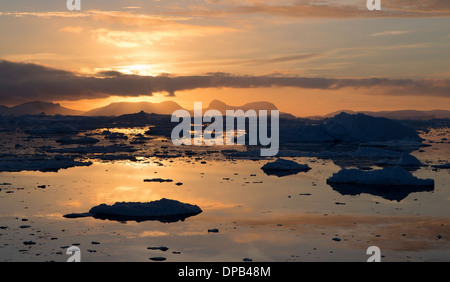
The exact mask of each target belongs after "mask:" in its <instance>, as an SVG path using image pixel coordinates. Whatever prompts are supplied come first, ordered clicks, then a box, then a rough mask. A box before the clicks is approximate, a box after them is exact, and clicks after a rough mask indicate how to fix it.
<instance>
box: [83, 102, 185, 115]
mask: <svg viewBox="0 0 450 282" xmlns="http://www.w3.org/2000/svg"><path fill="white" fill-rule="evenodd" d="M179 109H183V108H182V107H181V106H180V105H178V104H177V103H175V102H172V101H165V102H161V103H150V102H137V103H133V102H118V103H112V104H109V105H108V106H106V107H102V108H97V109H93V110H91V111H88V112H86V113H84V114H83V115H85V116H121V115H127V114H134V113H139V112H145V113H148V114H160V115H171V114H172V113H173V112H174V111H176V110H179Z"/></svg>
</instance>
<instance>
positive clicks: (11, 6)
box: [0, 0, 450, 116]
mask: <svg viewBox="0 0 450 282" xmlns="http://www.w3.org/2000/svg"><path fill="white" fill-rule="evenodd" d="M81 3H82V10H81V11H68V10H67V8H66V1H65V0H40V1H35V0H15V1H7V0H0V26H1V28H0V36H1V38H2V40H1V42H2V43H1V44H0V104H2V105H8V106H11V105H16V104H19V103H22V102H27V101H35V100H40V101H49V102H59V103H61V104H62V105H63V106H66V107H70V108H74V109H78V110H90V109H92V108H95V107H99V106H105V105H107V104H109V103H111V102H118V101H149V102H161V101H164V100H172V101H175V102H178V103H179V104H180V105H182V106H183V107H186V108H192V107H193V103H194V101H203V103H205V104H207V103H209V102H210V101H211V100H213V99H218V100H222V101H224V102H226V103H228V104H231V105H241V104H244V103H247V102H252V101H269V102H272V103H274V104H275V105H277V106H278V108H279V109H280V110H281V111H283V112H289V113H292V114H295V115H297V116H309V115H322V114H327V113H330V112H333V111H336V110H342V109H349V110H371V111H378V110H399V109H416V110H431V109H445V110H450V1H446V0H416V1H412V0H411V1H410V0H381V3H382V10H381V11H369V10H367V8H366V1H365V0H339V1H338V0H334V1H328V0H320V1H304V0H282V1H275V0H240V1H238V0H81Z"/></svg>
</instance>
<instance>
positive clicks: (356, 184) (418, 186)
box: [327, 166, 434, 202]
mask: <svg viewBox="0 0 450 282" xmlns="http://www.w3.org/2000/svg"><path fill="white" fill-rule="evenodd" d="M327 184H329V185H330V186H331V187H332V188H333V190H335V191H337V192H339V193H340V194H342V195H351V196H355V195H359V194H362V193H365V194H370V195H375V196H380V197H382V198H384V199H388V200H391V201H394V200H395V201H398V202H400V201H401V200H403V199H404V198H406V197H407V196H408V195H409V194H410V193H413V192H426V191H433V190H434V180H433V179H419V178H417V177H415V176H413V175H412V173H411V172H409V171H407V170H405V169H404V168H402V167H399V166H395V167H385V168H383V169H377V170H371V171H364V170H359V169H342V170H341V171H339V172H337V173H335V174H333V175H332V176H331V177H330V178H328V179H327Z"/></svg>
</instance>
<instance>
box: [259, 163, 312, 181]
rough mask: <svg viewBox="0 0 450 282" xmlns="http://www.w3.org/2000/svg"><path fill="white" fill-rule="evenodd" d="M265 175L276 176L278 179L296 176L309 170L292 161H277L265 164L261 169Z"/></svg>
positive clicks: (307, 167)
mask: <svg viewBox="0 0 450 282" xmlns="http://www.w3.org/2000/svg"><path fill="white" fill-rule="evenodd" d="M261 169H262V170H263V171H264V173H265V174H267V175H276V176H278V177H282V176H287V175H292V174H297V173H299V172H301V171H308V170H310V169H311V168H310V167H309V166H308V165H307V164H299V163H297V162H294V161H290V160H285V159H277V160H276V161H274V162H269V163H266V164H265V165H263V166H262V167H261Z"/></svg>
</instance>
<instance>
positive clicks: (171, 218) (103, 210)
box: [64, 198, 202, 222]
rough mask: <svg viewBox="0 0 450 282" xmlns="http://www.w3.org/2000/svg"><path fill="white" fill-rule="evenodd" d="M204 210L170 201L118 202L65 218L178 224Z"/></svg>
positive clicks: (68, 215)
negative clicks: (152, 221) (154, 221)
mask: <svg viewBox="0 0 450 282" xmlns="http://www.w3.org/2000/svg"><path fill="white" fill-rule="evenodd" d="M201 212H202V210H201V209H200V208H199V207H198V206H197V205H191V204H185V203H181V202H179V201H175V200H170V199H165V198H163V199H161V200H158V201H152V202H147V203H141V202H117V203H115V204H114V205H106V204H101V205H98V206H95V207H93V208H91V209H90V210H89V212H88V213H72V214H67V215H64V217H65V218H79V217H89V216H92V217H94V218H97V219H103V220H112V221H136V222H142V221H148V220H157V221H161V222H178V221H184V220H185V219H186V218H188V217H191V216H194V215H197V214H200V213H201Z"/></svg>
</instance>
